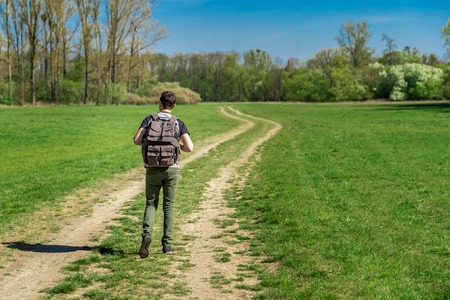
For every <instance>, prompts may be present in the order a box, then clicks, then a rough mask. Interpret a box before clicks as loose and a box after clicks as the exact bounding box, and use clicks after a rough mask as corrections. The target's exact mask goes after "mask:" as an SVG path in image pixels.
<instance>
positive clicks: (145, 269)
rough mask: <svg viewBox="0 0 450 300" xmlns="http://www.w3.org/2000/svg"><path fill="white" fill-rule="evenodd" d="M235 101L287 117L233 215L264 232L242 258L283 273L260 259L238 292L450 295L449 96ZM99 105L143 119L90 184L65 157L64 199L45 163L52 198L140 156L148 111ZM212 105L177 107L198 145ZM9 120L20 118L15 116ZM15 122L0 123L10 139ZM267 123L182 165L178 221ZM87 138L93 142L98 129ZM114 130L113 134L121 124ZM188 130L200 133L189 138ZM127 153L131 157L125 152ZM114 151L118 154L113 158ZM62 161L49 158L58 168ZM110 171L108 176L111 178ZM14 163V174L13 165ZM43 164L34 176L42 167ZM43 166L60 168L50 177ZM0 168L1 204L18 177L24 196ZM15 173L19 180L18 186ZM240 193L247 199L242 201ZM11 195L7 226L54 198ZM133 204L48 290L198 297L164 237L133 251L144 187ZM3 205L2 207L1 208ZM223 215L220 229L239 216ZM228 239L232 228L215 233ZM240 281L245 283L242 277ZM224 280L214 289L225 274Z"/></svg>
mask: <svg viewBox="0 0 450 300" xmlns="http://www.w3.org/2000/svg"><path fill="white" fill-rule="evenodd" d="M233 106H234V107H235V108H237V109H239V110H240V111H242V112H244V113H248V114H251V115H256V116H260V117H264V118H270V119H273V120H275V121H277V122H279V123H282V125H283V129H282V131H281V132H279V133H278V134H277V135H276V136H275V137H274V138H273V139H271V140H270V141H268V142H267V143H266V144H265V145H264V146H263V149H264V151H263V152H262V156H261V161H258V162H257V163H256V166H255V167H254V168H253V170H252V173H251V175H250V180H249V182H248V183H249V184H250V185H249V186H246V187H245V188H244V190H243V192H241V191H240V190H233V191H230V193H229V195H228V197H229V199H230V203H231V205H233V206H235V207H236V208H237V212H236V214H235V215H234V216H233V217H235V222H236V223H237V224H239V227H240V229H245V230H249V229H250V230H255V234H253V235H250V239H251V241H250V242H251V248H250V251H248V252H247V253H244V254H245V255H251V256H256V257H258V259H261V258H262V257H260V255H266V258H265V259H264V261H265V262H267V263H270V262H277V265H278V269H277V272H276V273H274V274H272V273H271V272H268V271H267V268H266V267H267V266H266V265H265V263H262V264H256V263H255V264H249V265H241V266H239V272H240V273H239V274H238V276H239V277H238V279H239V278H241V279H242V278H243V277H247V276H254V275H255V274H256V275H258V277H259V278H260V279H261V283H259V284H257V285H254V286H249V285H243V284H240V285H237V286H236V287H237V288H241V289H248V290H253V291H257V292H258V295H257V296H256V298H257V299H308V298H316V299H317V298H318V299H322V298H327V299H352V298H353V299H354V298H358V299H373V298H375V299H448V298H449V297H450V292H449V291H450V285H449V282H450V274H449V270H450V264H449V253H450V248H449V244H448V241H449V240H450V239H449V229H450V223H449V221H448V220H450V214H449V208H450V206H449V199H450V194H449V193H450V191H449V189H448V186H450V178H449V174H450V151H449V149H450V144H449V141H450V131H449V128H450V118H449V113H450V106H449V105H448V104H445V103H438V104H430V103H424V104H413V105H412V104H398V103H389V104H364V103H363V104H339V105H334V104H233ZM181 108H183V110H181ZM15 109H16V108H11V109H10V108H7V109H6V110H9V111H14V110H15ZM20 109H21V108H20ZM20 109H18V110H20ZM28 109H29V110H30V115H31V114H32V115H33V117H35V116H34V115H39V113H36V112H38V111H39V109H41V108H38V109H31V108H24V111H27V110H28ZM48 109H50V110H51V109H55V110H54V111H55V112H57V111H60V110H62V111H65V115H69V116H70V115H71V114H70V113H68V112H70V111H71V109H73V112H74V113H73V114H74V115H75V116H76V115H82V116H83V117H81V116H80V117H79V118H80V119H84V120H87V119H89V115H90V114H92V112H89V113H83V114H82V113H80V110H81V111H83V110H84V109H87V110H88V111H89V110H93V111H95V109H99V111H101V108H96V107H88V108H80V107H74V108H72V107H66V108H63V107H56V108H42V110H48ZM103 109H106V110H107V113H106V112H105V113H104V116H103V117H102V118H101V119H103V121H101V122H100V123H102V122H103V123H106V122H107V120H108V118H107V116H108V115H111V114H112V115H115V116H116V118H115V119H116V120H122V122H123V120H124V119H126V120H131V119H132V120H133V121H132V123H133V124H134V125H132V126H130V127H129V128H128V127H127V126H128V125H129V124H126V125H124V124H122V122H117V123H116V124H115V127H114V126H113V127H112V128H115V129H114V130H118V131H123V132H122V133H121V134H119V135H120V136H122V137H123V139H126V142H124V143H123V144H122V145H120V144H119V145H116V146H112V145H110V147H109V148H108V149H110V152H112V153H115V156H114V159H110V160H107V161H108V162H105V164H110V166H109V167H107V168H103V169H101V170H102V171H101V172H100V171H98V172H97V171H96V170H94V171H92V172H93V173H90V174H89V175H85V176H88V177H89V178H90V179H89V178H87V179H86V180H84V179H83V180H78V181H77V178H78V177H77V176H78V175H77V172H80V169H79V168H78V166H75V164H68V165H67V166H68V167H70V168H69V169H67V170H65V171H67V172H69V173H70V174H72V171H70V170H71V168H74V169H75V171H73V174H72V175H70V177H71V178H72V181H71V184H66V185H63V186H65V188H64V189H63V192H62V191H57V192H55V193H57V194H58V195H57V196H56V195H52V193H50V192H49V191H51V190H52V189H53V188H54V186H53V187H52V181H54V180H55V178H57V176H56V175H57V174H58V173H59V172H58V171H54V170H53V169H52V168H50V167H49V168H48V170H47V171H45V172H43V173H40V174H37V175H36V176H37V177H36V178H40V179H41V181H38V182H37V183H36V186H37V187H39V184H40V183H42V185H43V187H39V188H44V187H45V189H44V191H47V194H48V195H47V197H49V199H50V200H48V201H49V202H51V201H55V200H57V199H59V198H60V197H61V196H62V195H64V194H66V193H70V192H72V191H73V190H74V189H76V188H78V187H80V186H81V187H82V186H89V185H90V184H91V182H92V180H98V179H101V178H108V176H110V174H113V173H114V172H122V171H124V170H127V169H128V168H130V167H134V166H137V165H139V164H140V158H139V150H138V147H136V146H134V145H132V146H129V143H130V144H131V143H132V142H131V138H132V136H133V135H134V133H135V131H136V129H137V127H138V126H139V124H138V123H139V122H140V121H141V119H142V118H143V117H144V116H145V115H146V113H140V114H138V113H136V111H138V110H139V109H142V108H141V107H106V108H103ZM177 109H179V108H178V107H177ZM217 109H218V106H217V105H212V104H206V105H205V104H201V105H198V106H192V107H180V113H176V114H177V115H179V116H180V118H182V119H183V120H185V121H186V123H187V124H188V127H189V129H190V131H191V132H192V133H194V131H195V132H196V134H197V133H198V134H199V136H198V139H199V140H201V139H204V138H207V137H209V136H212V135H213V134H214V130H213V129H211V125H210V122H211V120H216V117H217V116H218V113H217V111H218V110H217ZM197 111H199V112H202V114H201V117H200V116H199V115H198V114H196V112H197ZM4 112H5V110H0V114H2V116H1V117H2V120H3V114H4ZM85 112H86V111H85ZM22 113H23V112H22ZM135 114H136V115H138V117H136V116H135ZM8 115H9V113H8ZM44 115H45V114H44ZM124 115H127V116H128V117H124ZM184 116H185V117H184ZM7 118H9V117H8V116H7ZM41 118H43V117H42V116H41ZM217 118H219V120H218V123H215V122H213V123H214V124H216V125H217V130H218V131H221V132H224V131H227V130H229V129H230V128H229V126H228V125H227V126H224V124H225V123H226V122H233V121H229V120H228V119H226V120H225V119H224V118H222V117H220V116H219V117H217ZM12 119H13V118H12V117H11V118H10V119H9V120H12ZM49 119H51V118H50V117H49ZM93 119H96V118H93ZM8 122H11V121H8ZM8 122H6V123H5V124H4V123H2V124H0V134H1V135H2V137H3V136H4V128H6V127H7V126H6V124H7V123H8ZM17 123H19V122H17ZM17 123H16V125H17ZM42 123H44V122H42ZM120 124H122V125H120ZM219 124H222V125H219ZM230 124H237V123H230ZM22 126H25V125H22ZM43 126H44V125H43ZM74 126H76V125H74ZM103 126H106V125H105V124H103ZM121 126H124V127H123V128H122V127H121ZM213 126H215V125H213ZM221 126H222V127H221ZM100 127H102V126H100ZM121 128H122V129H121ZM269 128H270V126H268V125H265V124H263V123H261V122H258V124H257V126H256V127H255V128H253V129H252V130H250V131H249V132H247V133H246V134H243V135H241V136H239V137H237V138H235V139H234V140H232V141H230V142H228V143H225V144H223V145H221V146H219V147H218V148H217V149H215V150H213V151H211V152H210V155H209V156H207V157H205V158H202V159H200V160H196V161H194V162H192V163H190V164H189V165H187V166H186V167H185V168H184V169H183V170H182V179H181V180H180V183H179V193H178V200H177V207H176V214H177V215H176V218H177V220H181V219H182V218H184V217H185V216H187V215H189V214H190V213H192V212H193V211H196V210H197V209H198V206H199V200H200V199H201V196H202V194H203V191H204V188H205V186H206V182H208V181H209V180H210V179H211V178H214V177H215V176H216V174H217V171H218V170H219V168H220V167H223V166H225V165H226V164H227V163H229V162H230V161H232V160H233V159H234V158H235V156H236V155H238V154H239V153H240V152H241V151H242V150H243V149H245V147H246V146H247V145H249V144H250V143H251V142H252V141H254V140H255V139H257V138H258V137H260V136H262V135H263V134H264V133H265V132H267V130H268V129H269ZM9 130H10V131H9V132H10V134H11V135H12V133H13V132H15V131H12V128H10V129H9ZM43 132H44V131H42V132H41V134H42V133H43ZM21 134H22V133H21ZM90 134H92V135H94V138H90V137H89V135H90ZM111 134H112V135H115V134H116V133H114V131H113V132H112V133H111ZM22 137H23V135H22ZM83 139H85V140H91V143H90V144H89V145H90V146H89V147H93V146H94V145H96V143H95V141H96V140H98V139H100V140H101V141H103V142H107V143H109V139H108V138H104V137H103V135H102V134H100V133H97V132H96V131H95V130H91V131H90V133H86V136H81V135H80V136H78V140H83ZM193 139H194V142H195V140H196V138H194V136H193ZM0 143H3V144H1V145H2V146H1V147H0V149H2V151H6V150H5V149H7V147H6V146H5V145H6V144H7V143H5V142H3V139H2V140H0ZM37 143H38V142H37ZM13 144H14V143H13ZM79 144H80V143H76V145H79ZM46 145H47V146H48V147H49V148H50V149H51V148H52V147H50V146H52V145H53V143H49V142H47V144H46ZM76 145H75V144H74V145H73V147H76ZM55 147H56V146H55ZM128 147H130V149H128ZM133 147H134V148H133ZM19 148H20V147H19ZM19 148H16V149H19ZM8 149H9V148H8ZM36 149H39V147H38V148H36ZM80 149H81V150H80V151H85V152H84V153H87V152H89V151H87V150H85V149H84V148H83V147H80ZM111 149H115V150H111ZM8 151H9V150H8ZM52 151H53V152H52V153H53V155H56V156H58V155H57V153H59V152H58V151H56V150H52ZM72 151H74V152H76V151H75V150H72ZM121 151H122V152H121ZM5 153H6V152H5ZM89 153H90V152H89ZM104 153H106V152H103V156H105V155H104ZM119 153H124V154H126V155H123V156H127V157H128V154H130V155H131V156H135V157H134V158H132V159H130V158H123V157H122V155H119ZM2 155H3V152H2ZM22 155H23V154H22ZM86 155H87V156H88V157H90V158H86V160H87V161H88V162H89V164H91V165H90V166H91V167H90V168H94V169H96V168H102V166H101V165H96V164H95V163H94V162H95V158H96V155H93V156H90V155H88V154H86ZM98 155H101V154H98ZM103 156H102V157H103ZM136 156H137V157H136ZM17 157H21V156H20V155H18V156H17ZM59 157H60V158H61V156H59ZM35 159H36V156H35ZM128 159H130V160H129V161H128ZM115 160H117V161H119V162H118V163H117V164H116V162H115ZM6 161H7V164H9V169H11V171H12V172H13V171H14V170H15V169H17V170H18V169H19V168H18V165H16V164H12V163H10V161H9V160H8V159H7V160H6ZM50 162H51V161H50V160H49V163H50ZM28 165H29V167H28V168H34V167H33V164H32V163H28ZM40 165H42V164H40ZM57 165H58V164H53V168H55V166H57ZM94 166H95V167H94ZM2 167H3V168H4V166H2ZM90 168H88V169H89V170H90ZM106 169H108V170H111V172H109V171H108V172H107V173H108V174H105V170H106ZM6 170H8V168H6ZM17 170H16V171H14V172H18V171H17ZM34 170H35V173H36V172H37V171H36V170H39V168H38V167H36V168H35V169H34ZM44 170H45V168H44ZM38 173H39V172H38ZM11 174H13V173H11ZM44 174H46V176H50V175H51V176H50V179H49V180H48V182H47V183H45V180H44V179H45V178H47V177H45V176H44ZM0 176H2V177H1V179H2V181H1V182H2V183H1V185H2V186H1V187H0V193H2V195H1V196H2V198H0V199H1V200H0V205H4V204H3V203H4V202H5V201H4V200H3V199H6V198H4V197H3V196H4V195H6V194H7V193H9V194H8V195H10V196H11V194H14V193H15V192H5V187H8V186H10V187H9V188H10V189H11V190H12V191H14V188H11V187H14V186H15V187H18V189H19V190H17V191H16V192H21V193H28V191H27V190H26V189H20V187H19V186H20V185H21V182H22V181H21V180H16V179H14V177H15V176H5V175H4V172H2V173H0ZM22 176H24V175H22ZM52 176H53V177H52ZM55 176H56V177H55ZM9 177H12V178H9ZM14 180H16V181H15V183H12V182H13V181H14ZM4 182H5V183H4ZM8 184H9V185H8ZM31 192H32V191H31ZM31 192H30V193H31ZM36 194H39V193H35V194H27V195H28V196H27V197H28V198H27V199H29V198H30V197H29V196H30V195H36ZM237 196H242V198H236V197H237ZM52 197H53V198H52ZM44 198H45V199H44ZM8 199H12V198H8ZM14 199H15V200H16V201H18V202H21V203H22V204H21V205H22V206H24V207H25V208H22V209H23V210H24V211H22V212H21V211H16V212H15V213H13V215H14V214H15V216H12V217H8V218H10V220H12V221H14V220H15V218H17V216H23V215H26V214H29V213H31V212H32V211H33V209H36V207H38V206H39V203H41V204H42V203H44V202H46V201H47V198H46V197H41V199H40V200H39V199H37V200H34V198H32V197H31V199H33V201H37V203H36V204H30V206H32V207H28V204H27V203H25V198H24V199H22V198H21V197H19V196H17V197H16V198H14ZM52 199H53V200H52ZM234 199H238V200H236V201H235V200H234ZM22 200H23V201H22ZM135 200H136V201H134V202H133V203H130V205H129V206H128V207H126V208H125V209H124V212H123V213H124V216H123V217H122V218H120V219H118V221H119V223H120V225H118V226H110V227H109V230H110V231H111V233H112V235H111V236H110V237H108V238H107V239H106V240H104V241H102V243H101V246H99V247H98V248H97V249H95V250H94V255H93V257H95V258H94V259H93V260H90V259H89V260H81V261H77V262H74V263H73V264H71V265H70V266H68V267H66V268H65V269H64V271H65V272H67V275H68V277H67V278H68V279H66V281H64V282H63V283H62V284H61V286H59V287H58V288H56V287H55V289H54V290H52V289H49V290H47V293H48V294H49V295H55V294H57V292H60V293H64V292H65V291H69V290H70V289H73V288H75V289H79V288H81V287H84V286H86V285H89V286H91V289H89V286H88V287H87V291H86V292H85V293H84V295H83V296H84V297H88V298H92V299H105V298H109V299H112V298H117V299H122V298H126V297H128V296H129V295H133V296H134V297H138V298H139V297H146V298H149V299H160V298H162V297H167V296H168V295H169V297H170V295H171V294H172V295H175V296H176V295H179V296H181V295H187V294H189V289H188V288H187V286H186V285H185V283H184V282H183V278H173V274H170V273H169V272H168V271H167V267H168V266H169V265H171V264H174V263H176V260H175V258H174V257H167V256H164V255H163V254H161V246H160V245H159V244H158V242H154V243H153V244H152V246H151V248H150V252H151V255H150V257H149V258H147V259H145V260H141V259H136V258H137V257H138V254H137V251H138V249H139V246H140V230H141V221H140V218H141V217H142V212H143V209H144V206H145V200H144V197H143V195H140V196H139V197H136V199H135ZM3 207H4V206H1V211H2V214H3ZM160 213H161V212H160V211H159V213H158V215H157V218H158V219H157V224H161V221H162V220H161V219H160V218H161V215H160ZM136 217H138V219H136ZM0 220H1V221H0V225H2V226H3V228H5V226H6V223H7V222H6V221H3V220H4V219H3V215H2V217H1V218H0ZM3 222H4V223H3ZM217 223H218V225H222V227H226V226H228V225H232V224H231V223H230V224H226V223H223V224H222V223H219V222H217ZM233 223H234V222H233ZM177 225H179V224H177ZM155 229H156V232H155V236H161V228H160V227H159V228H155ZM230 234H233V236H234V237H236V242H239V240H247V239H248V238H247V237H246V236H241V235H236V234H235V233H230ZM224 236H226V234H221V235H218V236H213V237H211V238H221V237H224ZM193 238H194V237H191V236H183V233H180V232H179V227H178V228H176V237H175V240H176V241H175V242H176V243H175V245H174V247H175V250H176V251H177V253H181V254H183V253H184V251H185V250H184V248H183V247H184V245H185V243H186V241H187V240H191V239H193ZM155 240H156V241H157V239H155ZM232 242H233V241H232ZM216 250H217V251H215V252H216V254H218V255H219V256H217V257H218V258H220V257H221V256H220V254H221V253H227V252H226V249H216ZM222 250H223V252H222ZM184 263H185V264H188V263H189V262H184ZM181 265H182V264H181ZM77 274H81V275H77ZM166 279H175V282H176V283H175V285H160V284H159V283H160V282H161V281H166ZM219 279H220V278H219ZM238 279H236V281H241V280H238ZM217 284H218V286H219V285H221V282H219V283H217ZM98 285H100V287H98Z"/></svg>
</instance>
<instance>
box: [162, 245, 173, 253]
mask: <svg viewBox="0 0 450 300" xmlns="http://www.w3.org/2000/svg"><path fill="white" fill-rule="evenodd" d="M163 253H165V254H174V253H175V250H173V248H172V247H171V246H164V247H163Z"/></svg>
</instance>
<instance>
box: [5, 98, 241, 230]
mask: <svg viewBox="0 0 450 300" xmlns="http://www.w3.org/2000/svg"><path fill="white" fill-rule="evenodd" d="M155 110H157V106H146V107H145V106H109V107H108V106H102V107H94V106H91V107H82V106H72V107H37V108H32V107H15V108H9V107H8V108H1V109H0V119H1V123H0V154H1V157H2V163H1V164H0V235H1V234H3V233H5V232H8V231H11V230H12V229H13V228H14V227H15V226H17V225H24V223H23V222H27V221H28V218H27V217H28V216H29V215H30V214H31V213H32V212H34V211H36V210H40V209H43V208H44V209H45V208H48V207H52V208H54V207H55V205H56V206H57V205H58V204H57V203H55V201H56V202H57V200H60V199H62V197H63V196H64V195H67V194H70V193H72V192H73V191H74V190H75V189H79V188H84V187H87V186H92V185H93V184H95V183H96V182H97V181H98V180H101V179H108V178H111V177H112V176H113V175H114V174H117V173H121V172H125V171H128V170H129V169H131V168H133V167H137V166H140V165H141V161H142V158H141V157H140V156H139V153H140V148H139V147H137V146H136V145H134V144H133V140H132V139H133V136H134V134H135V133H136V131H137V129H138V128H139V126H140V124H141V121H142V120H143V119H144V118H145V117H146V116H147V115H149V114H151V113H153V112H154V111H155ZM174 113H175V114H176V115H178V116H179V117H180V118H181V119H182V120H184V121H185V123H186V124H188V129H189V130H190V131H192V132H193V135H192V139H193V140H194V141H199V140H203V139H205V138H207V137H210V136H212V135H213V134H216V133H221V132H224V131H227V130H228V129H229V128H228V127H227V126H228V125H230V124H231V125H233V124H235V121H234V120H229V119H228V118H226V117H224V116H221V115H220V114H219V113H218V107H217V106H216V107H214V108H210V107H209V106H182V105H181V106H178V107H177V108H176V110H174ZM204 124H208V126H204ZM43 205H44V206H43ZM45 205H48V206H45Z"/></svg>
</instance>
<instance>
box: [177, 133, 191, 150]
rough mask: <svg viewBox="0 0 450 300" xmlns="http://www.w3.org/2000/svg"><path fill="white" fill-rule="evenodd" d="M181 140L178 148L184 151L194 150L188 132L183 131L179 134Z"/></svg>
mask: <svg viewBox="0 0 450 300" xmlns="http://www.w3.org/2000/svg"><path fill="white" fill-rule="evenodd" d="M181 141H182V142H183V143H180V148H181V150H183V151H184V152H192V150H194V143H192V140H191V137H190V136H189V134H188V133H185V134H183V135H181Z"/></svg>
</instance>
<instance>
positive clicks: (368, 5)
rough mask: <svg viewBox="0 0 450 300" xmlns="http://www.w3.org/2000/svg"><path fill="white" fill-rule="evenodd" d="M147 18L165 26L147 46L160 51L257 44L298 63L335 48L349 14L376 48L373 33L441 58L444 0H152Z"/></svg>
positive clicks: (447, 12) (447, 13) (448, 9)
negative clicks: (164, 33)
mask: <svg viewBox="0 0 450 300" xmlns="http://www.w3.org/2000/svg"><path fill="white" fill-rule="evenodd" d="M154 17H155V19H158V20H160V21H161V23H162V24H164V25H166V27H167V28H168V30H169V31H170V36H169V37H167V38H166V39H164V40H162V41H160V42H159V43H158V44H157V45H156V49H155V50H156V52H160V53H165V54H167V55H173V54H174V53H177V52H198V53H207V52H214V51H223V52H228V51H235V52H238V53H244V52H245V51H248V50H250V49H256V48H259V49H263V50H266V51H267V52H268V53H269V54H270V55H271V56H272V57H273V58H274V59H278V60H280V62H285V61H287V59H288V58H289V57H295V58H297V59H299V60H300V61H305V60H307V59H309V58H312V57H314V53H316V52H317V51H319V50H320V49H323V48H331V47H336V46H337V43H336V41H335V40H334V38H335V36H336V35H337V34H338V33H339V29H340V28H341V26H342V24H343V23H345V22H347V21H348V20H350V19H351V20H353V21H354V22H355V23H356V22H362V21H367V22H368V24H369V30H370V31H371V32H372V33H373V35H372V37H371V39H370V42H369V45H370V46H371V47H374V48H375V49H376V54H381V52H382V51H383V49H384V48H385V46H384V42H382V41H381V37H382V34H387V35H388V36H389V37H390V38H392V39H394V41H395V43H396V44H397V48H398V49H399V50H402V49H403V48H404V47H405V46H410V47H411V48H412V47H417V48H419V49H420V50H421V51H422V52H424V53H427V54H430V53H435V54H437V55H438V56H439V57H441V56H442V55H443V54H444V53H445V48H444V47H443V39H442V37H441V34H440V31H441V28H442V27H443V26H444V25H445V24H446V23H447V20H448V19H449V18H450V0H445V1H443V0H426V1H414V0H410V1H403V0H400V1H396V0H391V1H385V0H378V1H363V0H360V1H320V0H317V1H293V0H287V1H282V0H279V1H276V0H275V1H255V0H250V1H245V0H241V1H236V0H227V1H223V0H216V1H214V0H210V1H208V0H160V2H159V5H158V6H157V7H156V9H155V12H154Z"/></svg>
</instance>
